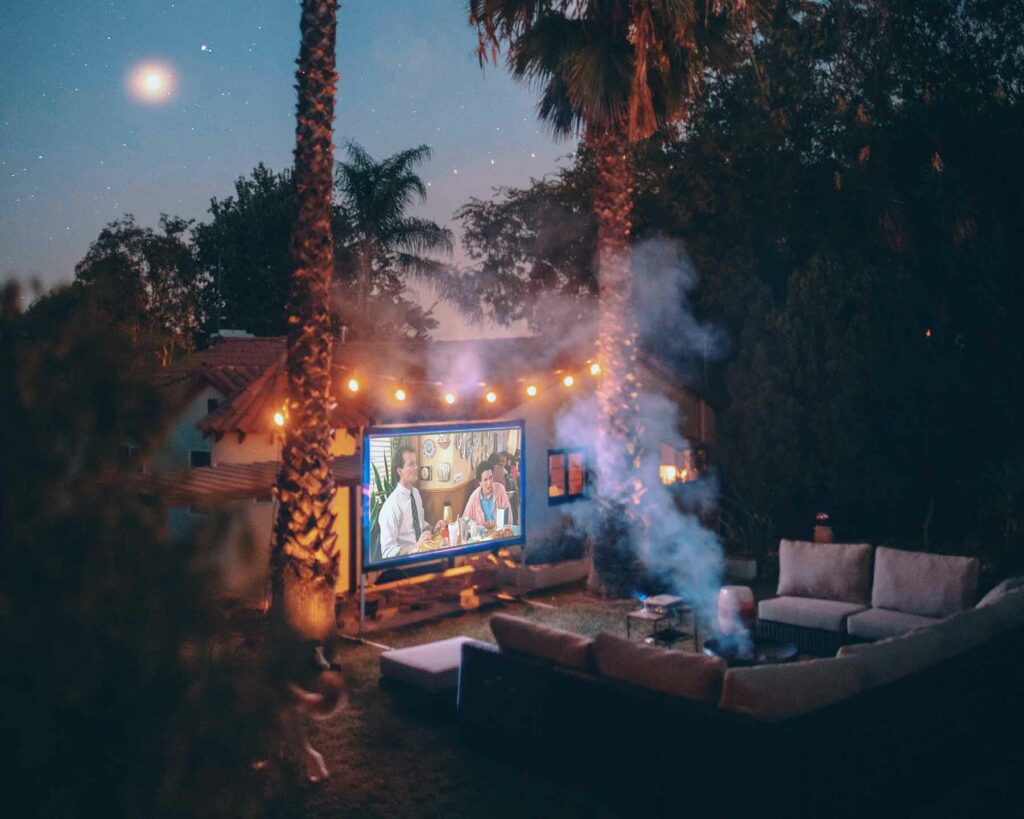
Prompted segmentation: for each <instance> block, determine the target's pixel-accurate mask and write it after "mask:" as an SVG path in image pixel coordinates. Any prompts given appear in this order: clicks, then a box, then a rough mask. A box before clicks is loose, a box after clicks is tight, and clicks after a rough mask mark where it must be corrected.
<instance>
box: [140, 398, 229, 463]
mask: <svg viewBox="0 0 1024 819" xmlns="http://www.w3.org/2000/svg"><path fill="white" fill-rule="evenodd" d="M211 398H215V399H217V400H218V401H221V402H223V401H224V394H223V393H222V392H220V391H219V390H216V389H214V388H213V387H210V386H206V387H203V388H202V389H201V390H200V391H199V392H198V393H196V395H195V396H194V397H193V398H192V400H191V401H189V403H188V405H187V406H186V407H185V409H184V410H183V411H182V412H181V413H180V414H179V415H178V417H177V419H176V420H175V422H174V424H173V426H172V427H171V431H170V435H169V436H168V438H167V442H166V443H165V444H164V446H163V447H162V448H161V449H160V451H159V452H158V453H157V454H156V455H155V456H154V458H153V462H152V464H151V466H152V467H153V468H155V469H179V468H187V467H188V466H189V452H190V451H191V450H193V449H195V450H202V451H204V452H211V453H212V451H213V443H212V440H211V439H210V438H206V437H204V436H203V433H201V432H200V431H199V430H198V429H196V424H197V423H199V421H201V420H202V419H203V418H205V417H206V416H207V414H208V410H207V401H209V399H211Z"/></svg>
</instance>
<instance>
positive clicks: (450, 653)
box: [380, 637, 474, 694]
mask: <svg viewBox="0 0 1024 819" xmlns="http://www.w3.org/2000/svg"><path fill="white" fill-rule="evenodd" d="M466 642H474V641H473V640H471V639H470V638H469V637H451V638H450V639H448V640H438V641H436V642H433V643H424V644H423V645H418V646H409V647H408V648H393V649H391V650H390V651H385V652H384V653H383V654H381V655H380V673H381V676H383V677H388V678H390V679H392V680H398V681H399V682H402V683H405V684H406V685H411V686H412V687H413V688H419V689H420V690H422V691H427V692H429V693H431V694H440V693H442V692H444V691H454V690H455V688H456V687H457V686H458V684H459V666H461V664H462V644H463V643H466Z"/></svg>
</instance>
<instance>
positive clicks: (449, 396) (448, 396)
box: [444, 392, 455, 404]
mask: <svg viewBox="0 0 1024 819" xmlns="http://www.w3.org/2000/svg"><path fill="white" fill-rule="evenodd" d="M444 402H445V403H446V404H454V403H455V393H453V392H446V393H445V394H444Z"/></svg>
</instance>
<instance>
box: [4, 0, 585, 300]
mask: <svg viewBox="0 0 1024 819" xmlns="http://www.w3.org/2000/svg"><path fill="white" fill-rule="evenodd" d="M298 20H299V3H298V2H297V0H204V1H203V2H198V1H197V0H176V2H156V0H131V1H130V2H128V1H126V0H117V1H116V2H111V1H110V0H104V1H101V0H80V1H79V2H50V0H32V2H22V3H13V2H4V3H3V4H2V10H0V70H2V74H3V81H2V85H0V179H2V182H0V279H3V278H8V277H12V276H13V277H18V278H22V279H30V278H33V277H36V278H39V279H40V280H42V281H43V282H44V283H47V284H50V283H56V282H59V281H66V280H70V279H71V277H72V275H73V269H74V265H75V263H76V262H77V261H78V260H79V259H81V257H82V256H83V255H84V253H85V251H86V249H87V248H88V246H89V243H90V242H91V241H92V240H93V239H95V238H96V236H97V234H98V233H99V231H100V229H101V228H102V227H103V226H104V225H105V224H106V223H108V222H110V221H112V220H114V219H116V218H118V217H120V216H121V215H122V214H125V213H132V214H134V215H135V216H136V218H137V219H138V221H139V222H140V224H142V225H146V226H153V227H155V226H156V222H157V219H158V217H159V214H160V213H161V212H166V213H170V214H174V215H178V216H184V217H190V218H196V219H200V220H202V219H204V218H205V212H206V209H207V207H208V205H209V200H210V198H211V197H214V196H216V197H221V198H223V197H226V196H228V195H231V194H232V192H233V182H234V180H235V179H236V178H237V177H239V176H243V175H248V173H249V171H250V170H251V169H252V168H253V167H254V166H255V165H256V164H257V163H258V162H261V161H262V162H264V163H266V164H267V165H268V166H270V167H271V168H273V169H274V170H280V169H282V168H284V167H286V166H289V165H290V164H291V151H292V145H293V140H294V128H295V91H294V89H293V83H294V71H295V58H296V56H297V54H298ZM475 45H476V34H475V32H474V31H473V30H472V29H471V28H470V27H469V26H468V25H467V24H466V13H465V3H464V1H463V0H349V2H344V3H343V4H342V7H341V9H340V12H339V25H338V70H339V73H340V75H341V79H340V83H339V97H338V104H337V108H336V121H335V144H336V145H338V146H340V145H342V144H343V143H344V141H345V140H347V139H354V140H356V141H357V142H359V143H361V144H362V145H363V146H364V147H365V148H366V149H367V150H368V151H369V152H370V153H371V154H372V155H373V156H375V157H376V158H378V159H380V158H383V157H384V156H386V155H388V154H391V153H393V152H395V151H398V150H401V149H404V148H408V147H412V146H415V145H419V144H422V143H426V144H427V145H429V146H430V147H431V148H432V149H433V150H434V156H433V159H432V160H430V162H429V163H427V164H425V165H424V166H422V167H421V169H420V173H421V175H422V176H423V178H424V180H426V181H427V182H428V184H429V185H430V187H429V199H428V202H427V204H426V206H425V207H423V208H420V209H417V211H416V213H418V214H419V215H426V216H428V217H430V218H433V219H435V220H437V221H439V222H442V223H444V224H448V225H450V226H453V227H454V225H453V224H452V213H453V211H454V210H455V209H456V208H457V207H458V206H459V205H461V204H462V203H464V202H465V201H467V199H468V198H469V197H470V196H477V197H487V196H489V195H490V192H491V189H492V188H493V187H495V186H499V185H524V184H526V183H528V181H529V179H530V177H531V176H542V175H544V174H545V173H548V172H550V171H552V170H553V169H555V168H556V167H557V165H558V162H559V158H563V161H564V158H565V157H566V156H567V155H568V154H569V153H571V151H572V149H573V145H572V144H571V143H565V142H556V141H555V140H554V139H553V138H552V137H551V136H550V134H548V133H547V132H546V131H544V130H543V129H542V128H541V127H540V126H538V125H537V123H536V118H535V109H534V98H533V96H532V95H531V92H530V90H529V89H528V88H524V87H522V86H519V85H516V84H514V83H513V82H512V80H511V79H509V77H508V75H507V72H506V70H505V68H504V66H503V65H502V66H499V67H497V68H495V67H493V66H488V67H487V68H486V69H485V70H481V68H480V67H479V64H478V62H477V58H476V54H475V52H474V48H475ZM148 64H156V65H158V66H163V69H164V70H166V72H168V73H167V74H160V73H159V71H158V75H157V78H155V79H154V78H150V79H149V80H148V82H149V83H150V85H152V86H153V87H152V89H151V90H152V91H154V92H155V93H156V94H157V95H158V97H159V98H160V100H159V101H158V102H147V101H144V100H140V99H138V98H137V97H136V96H134V95H133V91H132V88H131V77H132V73H133V71H134V70H136V69H137V68H139V67H140V66H143V65H148ZM168 78H169V79H170V86H167V85H166V84H165V83H166V82H167V81H168ZM168 88H169V89H170V93H169V94H168V93H167V89H168ZM457 258H458V256H457Z"/></svg>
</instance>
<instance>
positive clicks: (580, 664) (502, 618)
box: [491, 614, 594, 671]
mask: <svg viewBox="0 0 1024 819" xmlns="http://www.w3.org/2000/svg"><path fill="white" fill-rule="evenodd" d="M491 631H492V632H493V633H494V639H496V640H497V641H498V645H499V646H500V647H501V650H502V651H509V652H512V653H514V654H525V655H527V656H529V657H536V658H537V659H540V660H547V661H548V662H552V663H557V664H558V665H564V666H568V667H569V668H576V669H579V670H580V671H589V670H591V669H592V668H593V657H592V651H593V645H594V641H593V640H591V639H589V638H587V637H583V636H581V635H579V634H573V633H571V632H568V631H560V630H559V629H554V628H548V627H547V626H542V625H539V624H538V623H534V622H532V621H530V620H524V619H523V618H522V617H511V616H509V615H507V614H495V615H494V616H493V617H492V618H491Z"/></svg>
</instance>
